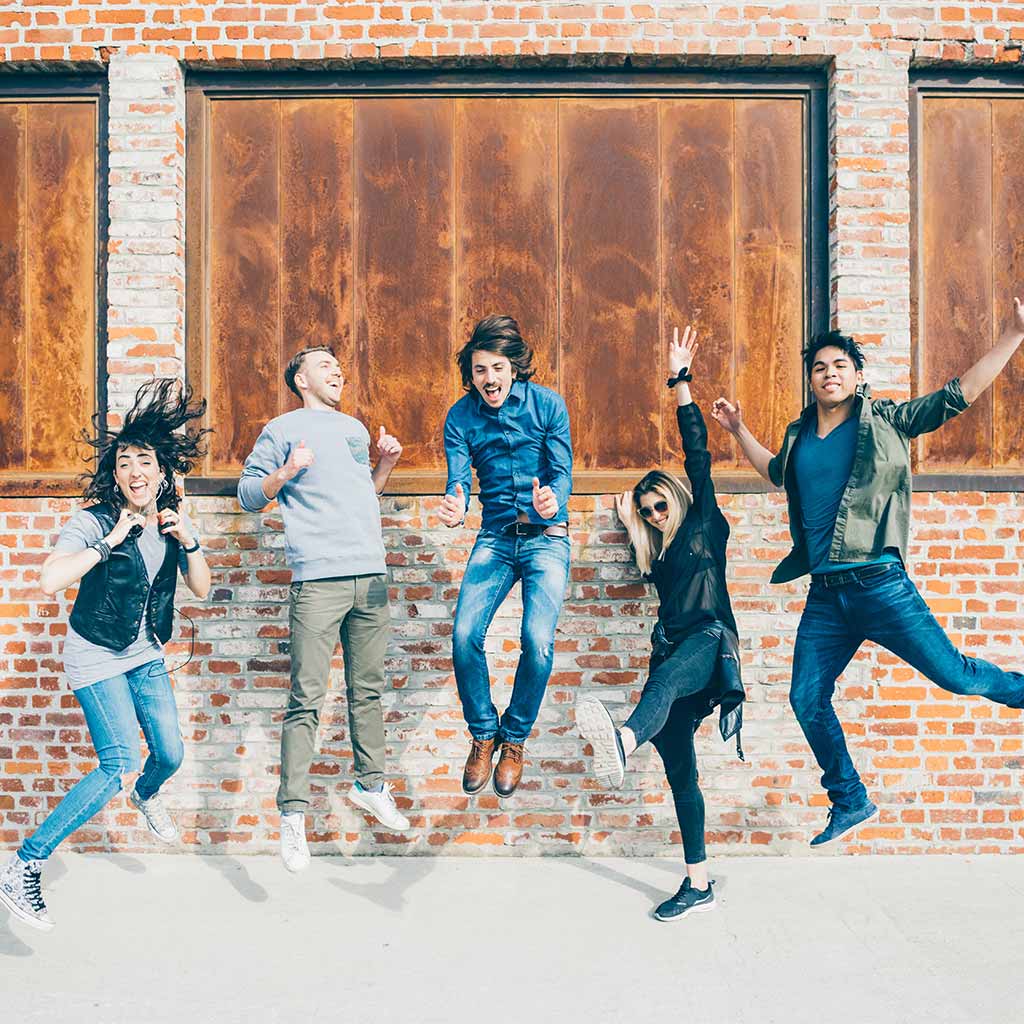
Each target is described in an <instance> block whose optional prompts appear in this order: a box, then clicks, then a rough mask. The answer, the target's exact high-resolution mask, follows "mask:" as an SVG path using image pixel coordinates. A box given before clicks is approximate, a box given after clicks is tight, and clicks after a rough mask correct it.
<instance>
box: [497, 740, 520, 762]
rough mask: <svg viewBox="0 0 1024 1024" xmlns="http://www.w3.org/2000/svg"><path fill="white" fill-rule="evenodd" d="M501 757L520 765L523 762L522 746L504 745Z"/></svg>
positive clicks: (515, 744)
mask: <svg viewBox="0 0 1024 1024" xmlns="http://www.w3.org/2000/svg"><path fill="white" fill-rule="evenodd" d="M501 756H502V757H507V758H508V759H509V760H510V761H515V762H516V764H521V763H522V760H523V747H522V744H521V743H505V744H504V745H503V746H502V748H501Z"/></svg>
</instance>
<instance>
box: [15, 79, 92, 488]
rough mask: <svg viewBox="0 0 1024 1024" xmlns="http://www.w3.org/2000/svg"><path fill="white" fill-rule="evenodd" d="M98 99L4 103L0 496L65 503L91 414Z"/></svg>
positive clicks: (75, 471) (75, 474) (77, 471)
mask: <svg viewBox="0 0 1024 1024" xmlns="http://www.w3.org/2000/svg"><path fill="white" fill-rule="evenodd" d="M96 140H97V102H96V101H95V100H92V99H90V100H35V99H33V100H19V99H15V100H5V99H2V98H0V196H2V197H3V199H2V201H0V310H2V311H3V312H2V315H0V493H8V494H11V493H46V492H53V493H61V492H66V491H67V490H68V489H69V488H71V487H73V481H74V478H75V477H76V476H77V475H78V474H79V473H80V472H81V471H82V468H83V466H82V461H81V452H80V451H79V449H78V448H77V446H76V437H77V435H78V433H79V432H80V431H81V429H82V428H83V427H86V426H87V425H88V423H89V418H90V416H91V415H92V413H93V411H94V409H95V406H96V255H97V251H96V250H97V230H96V229H97V224H96V218H97V211H96Z"/></svg>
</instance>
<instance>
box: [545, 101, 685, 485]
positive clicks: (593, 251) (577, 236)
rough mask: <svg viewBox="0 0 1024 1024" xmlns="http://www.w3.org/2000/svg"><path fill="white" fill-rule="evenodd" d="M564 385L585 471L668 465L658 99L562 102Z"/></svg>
mask: <svg viewBox="0 0 1024 1024" xmlns="http://www.w3.org/2000/svg"><path fill="white" fill-rule="evenodd" d="M559 170H560V182H559V187H560V195H561V211H562V215H561V225H560V230H561V239H560V252H561V265H562V272H561V316H560V325H561V331H560V333H561V355H560V359H561V378H562V392H563V394H564V395H565V398H566V402H567V404H568V406H569V415H570V417H571V420H572V426H573V440H574V444H575V448H576V455H577V465H578V466H579V468H580V469H581V470H582V469H603V470H614V469H626V468H633V467H636V466H651V465H655V464H657V463H658V462H659V461H660V456H661V452H662V446H661V422H660V419H661V395H660V392H661V390H662V389H663V388H664V386H665V384H664V380H663V379H662V377H661V370H662V367H663V360H664V355H663V345H662V338H661V337H660V332H659V298H660V296H659V281H658V255H659V252H658V242H659V230H658V229H659V219H660V218H659V210H658V206H659V195H658V107H657V100H643V99H633V100H618V99H615V100H611V99H608V100H606V99H586V100H576V99H571V100H570V99H564V100H562V101H560V105H559Z"/></svg>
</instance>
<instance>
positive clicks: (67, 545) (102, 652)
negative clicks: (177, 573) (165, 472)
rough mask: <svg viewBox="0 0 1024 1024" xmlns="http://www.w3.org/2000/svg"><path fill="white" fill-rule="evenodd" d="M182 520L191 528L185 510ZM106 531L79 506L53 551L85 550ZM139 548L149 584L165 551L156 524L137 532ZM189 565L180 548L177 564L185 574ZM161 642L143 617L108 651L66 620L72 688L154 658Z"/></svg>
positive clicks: (158, 655) (66, 662) (67, 665)
mask: <svg viewBox="0 0 1024 1024" xmlns="http://www.w3.org/2000/svg"><path fill="white" fill-rule="evenodd" d="M182 522H183V523H185V525H186V527H187V528H188V529H191V524H189V522H188V520H187V519H186V517H185V515H184V513H182ZM105 535H106V532H105V531H104V529H103V528H102V527H101V526H100V524H99V520H98V519H97V518H96V517H95V516H94V515H93V514H92V513H91V512H88V511H86V510H85V509H80V510H79V511H78V512H76V513H75V514H74V515H73V516H72V517H71V519H69V520H68V522H67V525H65V527H64V529H63V530H61V532H60V536H59V537H58V538H57V543H56V544H55V545H54V551H60V552H61V553H64V554H74V553H76V552H78V551H84V550H85V549H86V548H87V547H88V546H89V545H90V544H92V543H93V542H94V541H97V540H102V539H103V537H104V536H105ZM139 551H141V552H142V560H143V561H144V562H145V563H146V574H147V575H148V576H149V582H150V584H151V585H152V583H153V580H154V579H156V574H157V573H158V572H159V571H160V566H161V565H163V561H164V554H165V552H166V547H165V541H164V538H163V537H162V536H161V534H160V531H159V530H158V529H157V528H156V526H147V527H146V528H145V529H144V530H143V531H142V533H141V534H140V535H139ZM187 565H188V556H187V555H185V553H184V552H183V551H181V549H180V548H179V550H178V568H179V569H180V570H181V573H182V575H184V574H185V572H186V569H187ZM163 653H164V652H163V646H162V645H161V643H160V641H159V640H157V638H156V637H155V636H152V635H151V634H150V630H149V625H148V623H147V622H146V618H145V617H143V620H142V625H140V627H139V635H138V636H137V637H136V638H135V639H134V640H133V641H132V642H131V643H130V644H129V645H128V646H127V647H126V648H125V649H124V650H123V651H111V650H109V649H108V648H106V647H100V646H99V645H98V644H94V643H90V642H89V641H88V640H86V639H85V637H84V636H81V635H80V634H78V633H76V632H75V631H74V630H73V629H72V628H71V625H70V623H69V624H68V635H67V638H66V639H65V641H64V672H65V674H66V675H67V677H68V682H69V683H70V685H71V689H72V690H79V689H81V688H82V687H83V686H91V685H92V684H93V683H98V682H100V681H101V680H103V679H112V678H113V677H114V676H118V675H121V674H122V673H124V672H127V671H128V670H129V669H132V668H138V667H139V665H145V664H146V662H147V661H155V660H156V659H157V658H162V657H163Z"/></svg>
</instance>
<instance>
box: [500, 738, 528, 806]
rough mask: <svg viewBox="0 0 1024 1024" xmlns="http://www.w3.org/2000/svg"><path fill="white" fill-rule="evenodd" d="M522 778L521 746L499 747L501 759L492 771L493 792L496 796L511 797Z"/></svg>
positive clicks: (508, 744) (513, 744)
mask: <svg viewBox="0 0 1024 1024" xmlns="http://www.w3.org/2000/svg"><path fill="white" fill-rule="evenodd" d="M522 777H523V744H522V743H509V742H508V740H506V741H505V742H503V743H502V745H501V757H500V758H498V767H497V768H495V769H494V792H495V793H497V794H498V796H511V795H512V794H513V793H514V792H515V791H516V786H518V785H519V780H520V779H521V778H522Z"/></svg>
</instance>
